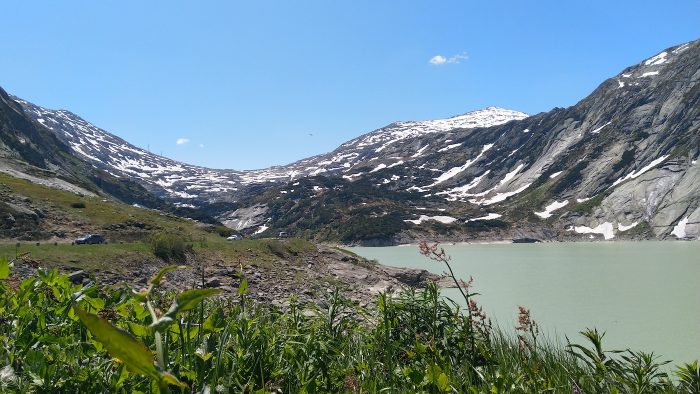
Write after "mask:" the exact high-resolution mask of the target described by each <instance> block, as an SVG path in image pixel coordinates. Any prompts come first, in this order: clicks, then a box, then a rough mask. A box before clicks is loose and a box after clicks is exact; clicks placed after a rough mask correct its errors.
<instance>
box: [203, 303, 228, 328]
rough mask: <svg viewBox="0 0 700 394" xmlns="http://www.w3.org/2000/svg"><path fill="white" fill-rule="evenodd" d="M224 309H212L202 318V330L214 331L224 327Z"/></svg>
mask: <svg viewBox="0 0 700 394" xmlns="http://www.w3.org/2000/svg"><path fill="white" fill-rule="evenodd" d="M225 319H226V318H225V316H224V311H223V309H221V308H216V309H214V310H213V311H212V312H211V313H209V316H208V317H207V318H206V319H205V320H204V325H202V329H203V330H204V332H216V331H221V330H223V329H224V325H225V322H224V321H225Z"/></svg>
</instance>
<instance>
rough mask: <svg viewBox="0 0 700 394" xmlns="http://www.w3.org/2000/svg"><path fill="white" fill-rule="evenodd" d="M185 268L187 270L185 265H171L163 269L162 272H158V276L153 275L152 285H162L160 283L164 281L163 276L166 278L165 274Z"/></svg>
mask: <svg viewBox="0 0 700 394" xmlns="http://www.w3.org/2000/svg"><path fill="white" fill-rule="evenodd" d="M183 268H187V266H185V265H169V266H167V267H163V268H161V270H160V271H158V273H157V274H155V275H153V277H152V278H151V284H152V285H153V286H158V285H160V281H161V280H163V276H165V274H167V273H168V272H170V271H175V270H177V269H183Z"/></svg>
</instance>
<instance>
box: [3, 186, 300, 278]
mask: <svg viewBox="0 0 700 394" xmlns="http://www.w3.org/2000/svg"><path fill="white" fill-rule="evenodd" d="M8 215H10V216H11V217H12V220H9V217H10V216H8ZM90 233H100V234H102V235H104V236H105V239H106V240H107V244H106V245H72V242H73V241H74V239H75V238H77V237H79V236H82V235H84V234H90ZM162 233H168V234H175V235H176V236H178V237H179V238H181V239H182V240H183V241H184V242H185V244H186V246H187V248H188V250H190V251H191V253H190V257H191V258H192V259H194V260H195V261H224V262H232V261H237V262H247V261H253V260H255V261H256V262H258V263H260V264H265V263H267V262H272V261H275V260H278V259H280V258H281V257H285V256H288V255H289V256H293V255H295V254H298V253H300V252H302V251H308V250H311V249H313V245H311V244H309V243H307V242H304V241H301V240H287V241H286V242H279V241H277V240H273V239H260V240H243V241H235V242H232V241H227V240H226V239H225V238H224V237H223V236H222V235H226V234H227V231H226V229H221V228H219V227H216V226H212V225H206V224H202V223H198V222H195V221H193V220H190V219H183V218H180V217H178V216H175V215H173V214H169V213H165V212H161V211H157V210H152V209H146V208H139V207H136V206H131V205H126V204H123V203H120V202H117V201H113V200H108V199H104V198H102V197H88V196H79V195H76V194H74V193H70V192H67V191H62V190H58V189H54V188H50V187H46V186H42V185H38V184H36V183H32V182H30V181H27V180H24V179H18V178H15V177H12V176H9V175H7V174H4V173H0V256H6V257H13V256H15V255H17V254H21V253H26V252H29V253H30V256H31V259H33V260H36V261H38V262H41V263H42V265H44V266H47V267H52V266H70V267H77V268H98V269H106V268H110V269H129V267H132V266H135V265H143V264H147V263H156V262H158V261H159V260H158V258H156V257H155V256H154V254H153V252H152V248H151V243H150V239H151V237H152V236H153V235H155V234H162Z"/></svg>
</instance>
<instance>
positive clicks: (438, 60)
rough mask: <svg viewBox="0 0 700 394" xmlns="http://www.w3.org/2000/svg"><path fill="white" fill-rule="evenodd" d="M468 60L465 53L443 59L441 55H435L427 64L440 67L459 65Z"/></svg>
mask: <svg viewBox="0 0 700 394" xmlns="http://www.w3.org/2000/svg"><path fill="white" fill-rule="evenodd" d="M467 59H469V56H467V54H466V53H464V52H463V53H460V54H457V55H454V56H450V57H444V56H442V55H436V56H433V57H431V58H430V60H429V62H430V64H432V65H433V66H442V65H443V64H459V63H461V62H462V61H463V60H467Z"/></svg>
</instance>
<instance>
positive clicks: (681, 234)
mask: <svg viewBox="0 0 700 394" xmlns="http://www.w3.org/2000/svg"><path fill="white" fill-rule="evenodd" d="M687 224H688V217H687V216H686V217H684V218H683V219H682V220H679V221H678V223H677V224H676V225H675V226H674V227H673V231H671V235H675V236H676V238H678V239H681V238H685V226H686V225H687Z"/></svg>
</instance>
